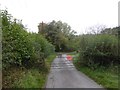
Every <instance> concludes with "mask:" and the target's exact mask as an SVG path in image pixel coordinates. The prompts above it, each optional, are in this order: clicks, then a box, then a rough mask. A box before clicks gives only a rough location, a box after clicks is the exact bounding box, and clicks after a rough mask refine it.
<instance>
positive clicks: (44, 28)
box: [38, 20, 76, 51]
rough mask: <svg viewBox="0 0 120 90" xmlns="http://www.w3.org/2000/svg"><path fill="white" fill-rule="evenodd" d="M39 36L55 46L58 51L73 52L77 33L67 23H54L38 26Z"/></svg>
mask: <svg viewBox="0 0 120 90" xmlns="http://www.w3.org/2000/svg"><path fill="white" fill-rule="evenodd" d="M38 29H39V34H42V35H44V36H45V38H46V39H47V40H48V41H50V42H51V43H52V44H53V45H55V49H56V51H73V50H75V48H74V47H73V46H74V45H73V44H75V43H74V37H76V36H75V33H76V32H75V31H74V30H72V29H71V27H70V26H69V25H68V24H67V23H62V22H61V21H57V22H56V21H54V20H53V21H52V22H50V23H47V24H46V23H43V22H42V23H40V24H39V25H38Z"/></svg>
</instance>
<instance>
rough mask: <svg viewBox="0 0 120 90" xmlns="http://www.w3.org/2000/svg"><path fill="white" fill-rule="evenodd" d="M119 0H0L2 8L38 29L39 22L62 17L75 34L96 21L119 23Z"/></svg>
mask: <svg viewBox="0 0 120 90" xmlns="http://www.w3.org/2000/svg"><path fill="white" fill-rule="evenodd" d="M118 1H119V0H0V4H1V8H2V9H5V7H6V8H7V9H8V11H9V13H10V14H12V16H14V17H15V18H17V19H20V20H22V21H23V24H24V25H27V28H28V30H29V31H33V32H38V28H37V26H38V23H40V22H42V21H43V22H46V23H47V22H51V21H52V20H56V21H58V20H61V21H62V22H66V23H68V24H69V25H70V26H71V27H72V29H73V30H75V31H77V32H78V34H82V33H85V32H86V29H87V28H89V27H91V26H95V25H106V26H107V27H115V26H117V25H118Z"/></svg>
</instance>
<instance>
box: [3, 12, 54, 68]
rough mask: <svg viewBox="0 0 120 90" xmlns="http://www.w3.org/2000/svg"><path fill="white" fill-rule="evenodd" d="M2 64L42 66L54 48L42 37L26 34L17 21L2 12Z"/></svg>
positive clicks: (6, 66)
mask: <svg viewBox="0 0 120 90" xmlns="http://www.w3.org/2000/svg"><path fill="white" fill-rule="evenodd" d="M2 32H3V37H2V38H3V40H2V46H3V47H2V56H3V57H2V62H3V68H8V67H10V66H24V67H28V68H29V67H31V65H32V66H39V67H41V66H44V59H45V57H47V56H48V55H50V54H51V53H53V52H54V46H53V45H52V44H50V43H49V42H48V41H47V40H46V39H45V38H44V37H43V36H40V35H39V34H36V33H28V32H27V31H26V29H25V28H24V26H23V25H22V23H21V22H20V21H19V20H16V19H14V20H13V18H12V16H11V15H9V14H8V12H7V11H6V10H3V11H2Z"/></svg>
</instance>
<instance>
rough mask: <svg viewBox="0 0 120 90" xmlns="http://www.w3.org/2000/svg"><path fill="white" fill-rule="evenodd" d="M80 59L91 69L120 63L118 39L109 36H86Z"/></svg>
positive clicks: (83, 39)
mask: <svg viewBox="0 0 120 90" xmlns="http://www.w3.org/2000/svg"><path fill="white" fill-rule="evenodd" d="M79 59H80V60H81V63H83V64H84V65H87V66H89V67H90V68H96V67H97V66H105V67H107V66H110V65H111V64H117V63H119V62H120V59H119V57H118V38H117V37H116V36H114V35H108V34H97V35H92V34H91V35H84V36H83V37H82V39H81V42H80V56H79Z"/></svg>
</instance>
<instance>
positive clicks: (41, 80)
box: [3, 54, 56, 88]
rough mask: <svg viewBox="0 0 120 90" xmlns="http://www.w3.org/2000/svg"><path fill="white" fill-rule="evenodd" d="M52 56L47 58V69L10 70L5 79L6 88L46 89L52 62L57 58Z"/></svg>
mask: <svg viewBox="0 0 120 90" xmlns="http://www.w3.org/2000/svg"><path fill="white" fill-rule="evenodd" d="M55 56H56V55H55V54H54V55H50V56H49V57H47V58H46V60H45V63H46V67H45V68H44V69H36V68H32V69H25V68H22V69H21V68H12V69H10V70H8V71H9V72H8V71H7V72H6V73H7V75H4V78H3V80H4V81H3V85H4V86H3V87H4V88H44V85H45V82H46V78H47V75H48V73H49V70H50V66H51V63H52V61H53V60H54V58H55Z"/></svg>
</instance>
